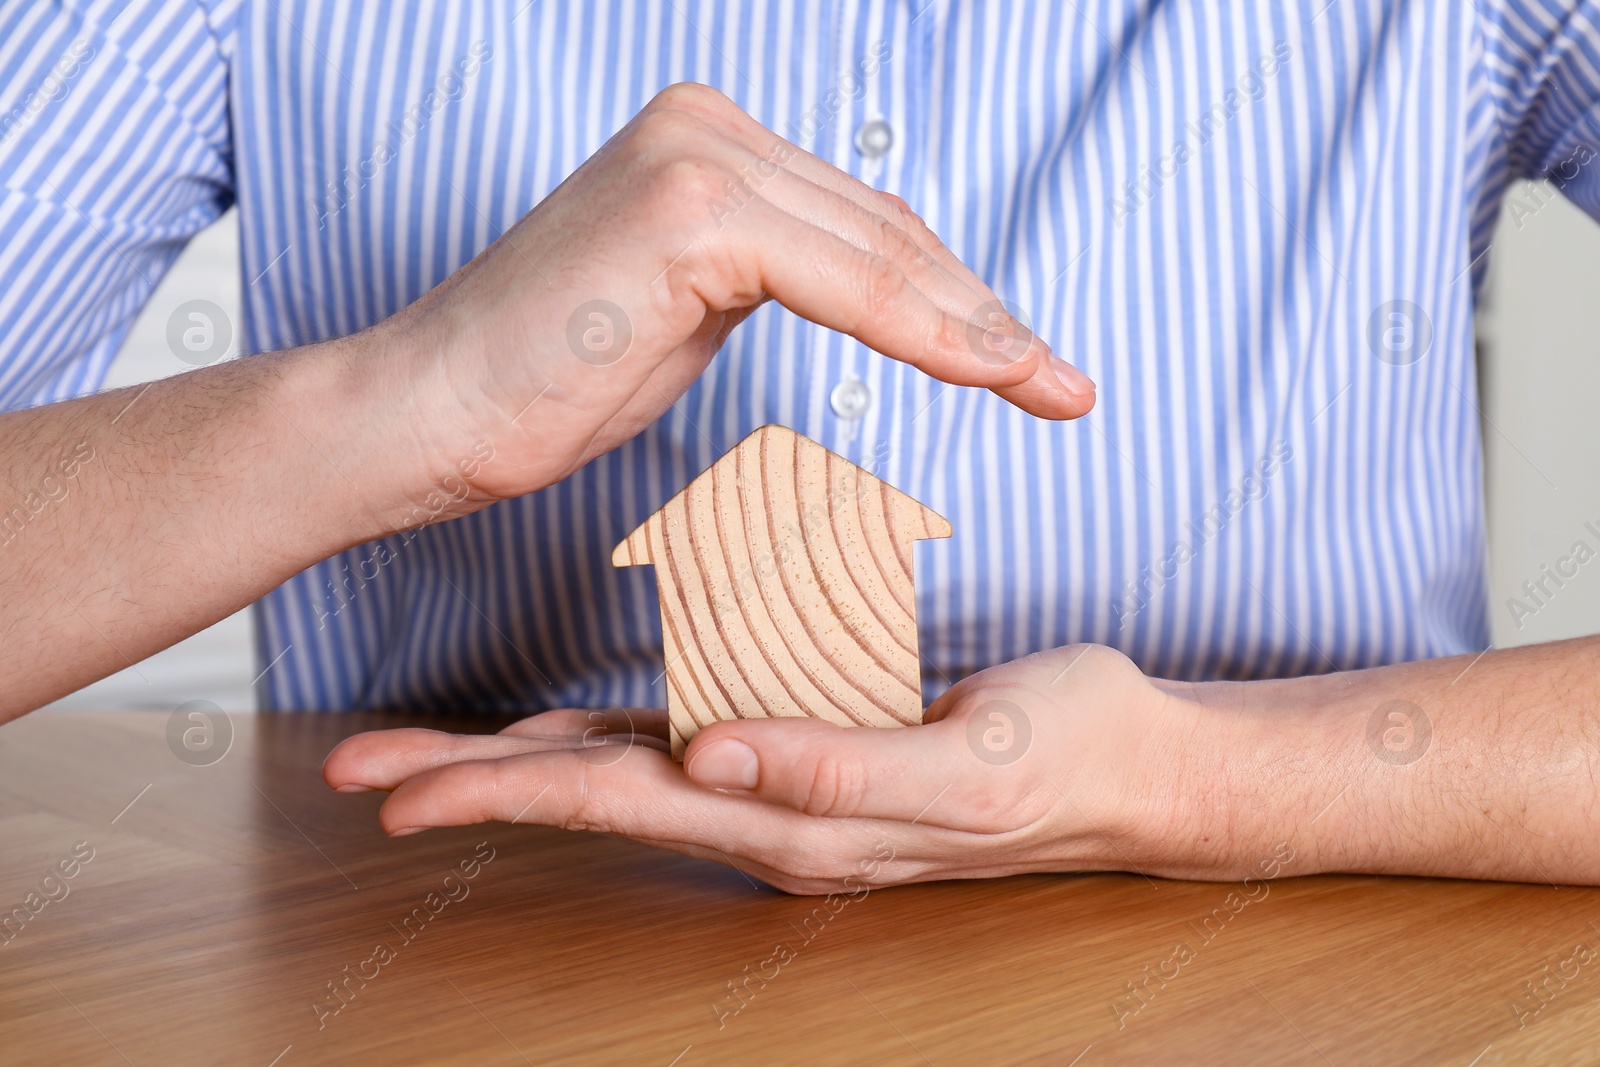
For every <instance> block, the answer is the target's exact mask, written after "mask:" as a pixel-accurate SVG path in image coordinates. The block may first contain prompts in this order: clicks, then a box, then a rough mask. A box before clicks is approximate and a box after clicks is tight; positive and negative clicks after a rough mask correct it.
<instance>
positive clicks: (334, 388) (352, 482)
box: [278, 315, 494, 547]
mask: <svg viewBox="0 0 1600 1067" xmlns="http://www.w3.org/2000/svg"><path fill="white" fill-rule="evenodd" d="M445 340H446V339H444V338H435V337H432V336H430V334H429V333H428V331H427V325H426V323H419V322H417V321H416V320H415V319H413V318H412V317H410V316H406V315H401V316H395V317H392V318H390V319H387V320H385V321H383V322H381V323H378V324H377V325H375V326H373V327H370V328H368V329H366V330H363V331H361V332H360V333H356V334H352V335H350V336H348V337H343V338H338V339H335V340H332V341H327V342H323V343H321V344H317V345H312V346H308V347H307V348H304V349H298V350H295V351H294V352H292V353H288V354H287V361H286V368H287V369H286V373H285V374H284V375H282V377H281V380H280V382H279V385H278V390H279V391H281V392H282V393H283V394H284V396H285V398H286V399H284V400H283V401H281V404H282V407H283V410H284V411H285V412H289V411H293V412H295V413H297V414H296V415H295V416H291V417H292V418H293V419H294V421H295V422H296V423H297V426H298V425H302V424H303V425H304V426H305V427H306V428H305V429H304V430H303V431H302V434H303V436H305V437H306V438H307V440H308V441H310V442H311V443H312V447H313V448H314V449H315V451H316V453H317V454H318V456H319V457H321V459H322V460H323V465H324V466H325V467H326V468H327V469H328V471H327V472H328V473H330V474H333V475H334V477H333V478H332V479H331V480H330V481H327V482H326V484H327V487H328V488H329V490H330V491H331V492H332V493H333V494H334V495H335V496H337V497H338V508H339V510H340V511H341V512H342V513H343V514H344V516H345V517H346V519H347V525H346V526H345V527H344V528H343V529H342V530H341V531H340V532H341V535H342V537H341V539H342V540H343V541H344V542H345V544H359V543H363V542H365V541H370V540H374V539H376V538H379V537H385V536H389V535H391V534H394V533H398V532H400V531H402V530H408V529H414V528H416V527H419V526H425V525H428V524H430V523H433V522H439V521H442V520H445V519H450V518H455V517H458V516H460V515H465V514H467V513H469V512H471V511H475V510H477V509H478V508H480V507H482V506H484V505H485V504H487V503H490V502H491V499H490V498H489V497H487V496H485V495H483V494H481V493H477V492H476V491H475V490H474V489H473V487H472V483H471V478H472V477H473V476H474V475H475V474H476V473H477V472H478V470H479V469H481V467H482V466H483V465H484V464H485V463H487V462H488V461H489V460H491V459H492V458H493V454H494V448H493V446H492V444H490V443H489V442H488V441H486V440H484V439H482V438H477V437H474V436H473V435H472V433H471V429H470V427H468V426H467V425H466V422H467V420H466V419H464V418H462V417H460V413H459V412H457V411H455V410H453V409H451V408H450V407H449V406H448V404H447V403H446V402H445V398H451V397H453V396H454V392H453V390H452V389H451V387H450V385H449V383H448V382H447V381H444V380H443V379H444V375H445V373H446V372H447V369H448V365H449V360H448V359H447V358H445V357H444V356H442V355H441V352H442V349H443V344H444V342H445ZM341 547H344V546H343V545H341Z"/></svg>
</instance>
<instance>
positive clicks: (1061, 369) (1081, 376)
mask: <svg viewBox="0 0 1600 1067" xmlns="http://www.w3.org/2000/svg"><path fill="white" fill-rule="evenodd" d="M1050 365H1051V366H1053V367H1054V368H1055V369H1056V377H1057V378H1059V379H1060V380H1061V387H1062V388H1063V389H1065V390H1066V391H1067V392H1069V393H1071V394H1072V395H1073V396H1088V395H1089V394H1090V393H1092V392H1094V381H1093V380H1092V379H1090V377H1089V376H1088V375H1087V374H1085V373H1083V371H1081V370H1079V369H1078V368H1077V367H1074V366H1073V365H1072V364H1070V363H1068V362H1067V361H1066V360H1064V359H1062V358H1061V357H1060V356H1054V355H1052V356H1051V357H1050Z"/></svg>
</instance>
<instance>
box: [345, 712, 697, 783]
mask: <svg viewBox="0 0 1600 1067" xmlns="http://www.w3.org/2000/svg"><path fill="white" fill-rule="evenodd" d="M575 714H576V715H579V716H582V715H586V714H588V713H586V712H577V713H575ZM597 714H599V713H597ZM541 720H543V721H541ZM618 725H619V726H620V725H621V724H620V723H619V724H618ZM516 727H517V728H520V729H518V731H517V732H515V733H512V732H509V731H510V730H511V729H513V728H510V727H508V728H507V731H502V732H501V733H498V734H452V733H445V732H443V731H440V730H421V729H401V730H374V731H371V732H369V733H364V734H357V735H356V736H354V737H350V738H346V739H345V740H344V741H341V742H340V743H339V744H338V745H336V746H335V747H334V749H333V751H332V752H330V753H328V758H327V759H326V760H324V761H323V764H322V777H323V780H324V781H325V782H327V783H328V785H329V786H331V787H332V788H334V789H335V790H338V791H339V792H341V793H352V792H364V791H369V790H373V789H383V790H389V789H394V788H395V787H396V786H398V785H399V784H400V783H401V782H403V781H405V780H406V779H407V778H410V777H411V776H413V775H415V774H419V773H421V772H422V771H425V770H428V769H430V768H432V767H440V766H443V765H445V764H447V763H453V762H456V761H458V760H469V759H496V758H499V757H502V756H515V755H522V754H525V753H530V752H545V751H555V750H558V749H559V750H567V749H574V748H595V747H600V746H602V745H611V744H617V745H626V744H628V743H629V735H628V734H627V733H625V732H619V733H618V734H617V735H611V734H609V733H605V732H589V733H585V730H586V729H587V730H591V731H596V730H601V728H600V727H597V726H596V724H594V723H592V722H590V723H585V724H582V725H580V724H579V721H577V720H567V719H546V716H544V715H536V716H534V717H533V718H531V719H524V720H523V721H522V722H520V723H517V724H516ZM634 736H635V737H638V739H639V740H640V741H641V742H645V739H644V738H643V737H642V736H640V735H634ZM645 743H650V744H653V745H654V746H655V747H658V748H661V749H663V750H665V747H666V742H665V740H664V739H662V740H654V739H652V740H650V741H649V742H645Z"/></svg>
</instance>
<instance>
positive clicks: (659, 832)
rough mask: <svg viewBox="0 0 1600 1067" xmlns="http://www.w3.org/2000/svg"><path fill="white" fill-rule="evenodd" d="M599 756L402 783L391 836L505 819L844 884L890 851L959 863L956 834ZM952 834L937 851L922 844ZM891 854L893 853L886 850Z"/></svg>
mask: <svg viewBox="0 0 1600 1067" xmlns="http://www.w3.org/2000/svg"><path fill="white" fill-rule="evenodd" d="M608 755H609V754H608V753H605V752H603V751H596V750H572V751H561V752H555V751H552V752H543V753H538V754H534V755H527V756H513V757H507V758H502V759H493V760H468V761H463V762H459V763H451V764H448V765H445V766H440V767H436V768H434V769H432V770H428V771H424V772H422V773H421V774H419V775H417V776H416V777H414V778H412V779H409V780H408V781H406V782H404V783H402V784H401V785H400V786H399V787H398V788H397V789H395V791H394V793H393V794H392V795H391V796H390V797H389V799H388V800H387V801H386V802H385V803H384V805H383V808H382V810H381V812H380V813H379V820H380V823H381V824H382V826H383V828H384V830H385V831H386V832H388V833H390V834H396V835H398V834H402V833H408V832H415V831H416V830H417V829H421V828H427V827H431V826H459V825H467V824H472V823H480V822H488V821H491V820H498V821H501V822H515V823H531V824H539V825H547V826H558V827H561V828H563V829H567V830H589V831H594V832H598V833H609V834H617V835H619V836H623V837H628V838H634V839H638V840H646V841H649V842H651V843H653V844H657V845H661V846H663V847H668V844H667V843H671V847H677V848H678V850H679V851H687V850H689V849H690V848H694V849H700V850H704V851H701V852H698V853H694V854H697V855H704V856H707V858H719V859H720V860H721V861H722V862H725V863H730V864H733V865H741V864H745V865H748V863H758V864H763V865H765V866H766V867H768V868H771V869H772V870H775V871H782V872H785V873H787V874H789V875H793V876H806V877H815V878H835V879H837V878H840V877H843V875H844V874H847V873H849V872H851V871H853V870H856V869H857V867H858V865H859V859H860V857H862V856H869V855H872V854H873V852H874V848H875V846H876V845H877V843H878V842H880V841H882V842H888V843H889V844H888V848H889V850H890V851H891V853H897V854H899V855H902V856H906V857H910V856H911V855H912V854H913V853H915V854H917V855H919V856H920V855H948V854H950V850H951V849H952V848H954V847H955V846H954V845H953V844H952V840H953V839H952V837H951V835H950V833H949V832H948V831H939V830H937V829H935V828H923V827H918V828H916V829H915V831H914V832H915V835H916V838H918V840H911V839H909V838H908V835H907V834H906V832H905V831H906V828H905V827H898V826H895V825H893V824H889V823H883V822H879V821H876V820H868V819H860V820H848V819H815V818H811V817H808V816H806V815H802V814H800V813H799V812H796V811H792V810H790V809H788V808H783V807H778V806H776V805H773V804H768V803H765V802H763V801H761V800H757V799H754V798H752V797H748V796H737V795H732V794H727V793H717V792H713V791H711V790H707V789H702V788H700V787H699V786H697V785H695V784H693V783H691V782H690V781H689V780H688V779H686V778H685V777H684V775H683V772H682V770H681V768H680V767H679V766H678V765H677V764H676V763H674V762H673V761H672V760H671V758H670V757H668V756H666V755H664V754H662V753H658V752H652V751H648V750H644V749H630V750H628V751H627V753H626V755H625V757H624V758H622V759H620V760H618V761H616V762H613V763H607V762H605V760H606V758H607V757H608ZM941 833H942V834H944V835H945V836H943V837H938V838H937V839H936V840H927V841H924V840H920V839H921V838H924V837H929V836H930V835H940V834H941ZM880 851H882V850H880Z"/></svg>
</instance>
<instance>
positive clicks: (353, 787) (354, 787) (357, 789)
mask: <svg viewBox="0 0 1600 1067" xmlns="http://www.w3.org/2000/svg"><path fill="white" fill-rule="evenodd" d="M333 791H334V792H335V793H371V792H372V791H373V789H372V787H371V786H370V785H359V784H357V783H355V782H346V783H345V784H344V785H340V786H334V789H333Z"/></svg>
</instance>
